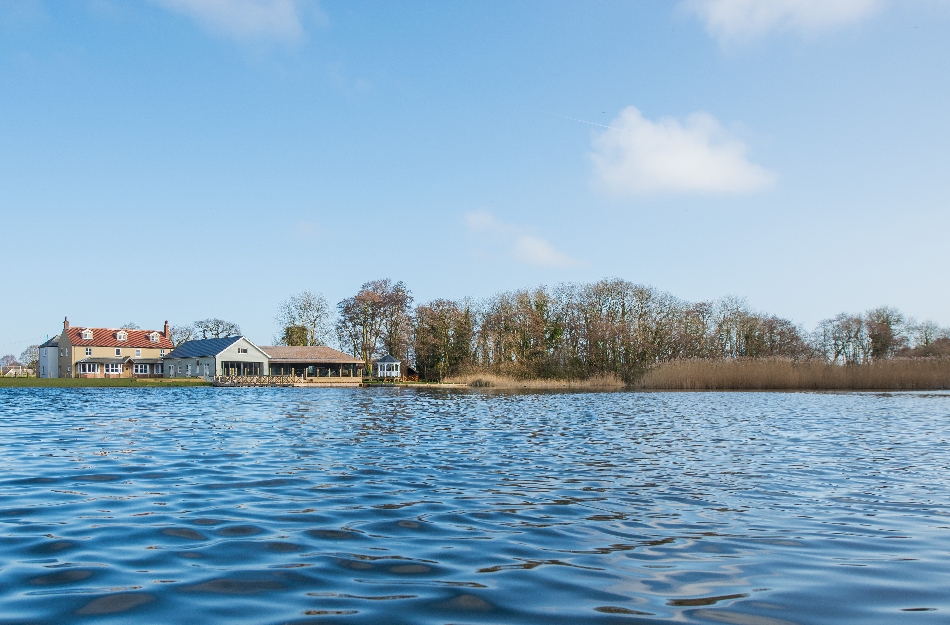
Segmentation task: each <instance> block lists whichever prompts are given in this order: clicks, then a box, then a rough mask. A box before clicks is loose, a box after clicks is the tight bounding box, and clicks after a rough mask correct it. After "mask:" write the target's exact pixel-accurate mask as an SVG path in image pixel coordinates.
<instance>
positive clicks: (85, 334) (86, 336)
mask: <svg viewBox="0 0 950 625" xmlns="http://www.w3.org/2000/svg"><path fill="white" fill-rule="evenodd" d="M81 334H82V340H84V341H91V340H92V330H90V329H89V328H86V329H85V330H83V331H82V333H81Z"/></svg>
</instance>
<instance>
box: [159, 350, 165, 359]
mask: <svg viewBox="0 0 950 625" xmlns="http://www.w3.org/2000/svg"><path fill="white" fill-rule="evenodd" d="M159 354H160V355H161V357H162V358H164V357H165V350H164V349H163V350H160V352H159Z"/></svg>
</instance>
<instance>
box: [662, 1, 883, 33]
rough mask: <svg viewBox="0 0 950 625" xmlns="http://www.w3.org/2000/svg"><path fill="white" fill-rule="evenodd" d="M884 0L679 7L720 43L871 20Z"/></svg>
mask: <svg viewBox="0 0 950 625" xmlns="http://www.w3.org/2000/svg"><path fill="white" fill-rule="evenodd" d="M883 5H884V0H683V2H682V3H681V4H680V7H681V8H683V9H685V10H687V11H688V12H690V13H693V14H695V15H698V16H699V17H700V18H701V19H702V20H703V21H704V22H706V30H707V31H708V32H709V34H711V35H713V36H714V37H716V38H718V39H719V40H720V41H726V40H730V39H743V38H750V37H757V36H762V35H764V34H766V33H768V32H769V31H771V30H776V29H785V30H797V31H800V32H812V31H818V30H824V29H828V28H833V27H835V26H843V25H847V24H851V23H854V22H858V21H860V20H863V19H866V18H867V17H870V16H871V15H873V14H874V13H876V12H877V11H879V10H880V9H881V7H882V6H883Z"/></svg>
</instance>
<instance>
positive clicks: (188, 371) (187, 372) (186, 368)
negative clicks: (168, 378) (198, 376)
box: [185, 365, 191, 377]
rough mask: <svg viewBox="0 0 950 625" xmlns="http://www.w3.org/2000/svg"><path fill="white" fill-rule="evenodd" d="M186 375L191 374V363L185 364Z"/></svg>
mask: <svg viewBox="0 0 950 625" xmlns="http://www.w3.org/2000/svg"><path fill="white" fill-rule="evenodd" d="M185 375H186V376H189V377H190V376H191V365H185Z"/></svg>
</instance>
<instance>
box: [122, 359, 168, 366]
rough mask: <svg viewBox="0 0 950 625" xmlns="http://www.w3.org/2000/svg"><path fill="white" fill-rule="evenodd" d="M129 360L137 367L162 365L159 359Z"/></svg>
mask: <svg viewBox="0 0 950 625" xmlns="http://www.w3.org/2000/svg"><path fill="white" fill-rule="evenodd" d="M129 360H130V361H131V362H133V363H135V364H137V365H160V364H162V359H161V358H129Z"/></svg>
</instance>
